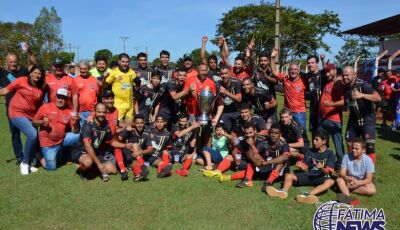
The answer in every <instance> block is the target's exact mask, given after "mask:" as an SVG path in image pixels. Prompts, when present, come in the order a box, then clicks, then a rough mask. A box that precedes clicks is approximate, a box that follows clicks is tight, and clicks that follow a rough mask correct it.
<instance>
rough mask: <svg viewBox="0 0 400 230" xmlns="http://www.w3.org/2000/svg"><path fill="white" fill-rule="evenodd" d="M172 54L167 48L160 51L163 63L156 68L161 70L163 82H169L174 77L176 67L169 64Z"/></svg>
mask: <svg viewBox="0 0 400 230" xmlns="http://www.w3.org/2000/svg"><path fill="white" fill-rule="evenodd" d="M169 58H170V54H169V52H168V51H166V50H162V51H161V52H160V61H161V64H160V65H159V66H156V67H155V68H154V70H158V71H160V72H161V76H162V78H161V83H164V82H167V81H169V80H171V79H173V78H174V73H175V68H174V67H172V66H170V65H169Z"/></svg>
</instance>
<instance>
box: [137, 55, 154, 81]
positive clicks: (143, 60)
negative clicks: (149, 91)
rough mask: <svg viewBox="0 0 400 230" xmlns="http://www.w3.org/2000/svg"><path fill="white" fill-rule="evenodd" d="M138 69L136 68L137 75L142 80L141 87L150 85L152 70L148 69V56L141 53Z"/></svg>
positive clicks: (138, 57) (138, 58) (138, 59)
mask: <svg viewBox="0 0 400 230" xmlns="http://www.w3.org/2000/svg"><path fill="white" fill-rule="evenodd" d="M137 63H138V67H137V68H135V69H134V70H135V72H136V75H137V77H138V79H139V80H140V85H138V86H143V85H146V84H149V83H150V79H151V72H153V69H152V68H149V67H148V62H147V54H145V53H143V52H141V53H139V54H138V55H137Z"/></svg>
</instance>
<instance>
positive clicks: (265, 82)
mask: <svg viewBox="0 0 400 230" xmlns="http://www.w3.org/2000/svg"><path fill="white" fill-rule="evenodd" d="M258 65H259V66H258V69H256V70H255V71H254V74H253V76H252V78H251V79H252V80H253V83H254V85H255V86H256V87H260V88H262V89H265V90H267V91H269V93H270V94H271V95H272V96H274V98H276V91H275V85H276V84H278V81H277V80H276V78H274V77H272V76H271V74H272V73H271V68H270V66H269V65H270V61H269V59H268V54H267V53H266V52H262V53H261V54H260V55H259V57H258ZM275 113H276V111H275ZM275 116H276V114H275Z"/></svg>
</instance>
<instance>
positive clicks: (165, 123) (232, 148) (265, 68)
mask: <svg viewBox="0 0 400 230" xmlns="http://www.w3.org/2000/svg"><path fill="white" fill-rule="evenodd" d="M207 41H208V38H207V37H206V36H204V37H202V46H201V62H202V63H201V64H200V65H199V66H198V67H197V68H195V67H194V66H193V61H192V58H191V57H190V56H185V57H184V60H183V67H182V68H180V69H176V68H174V67H172V66H170V65H169V58H170V54H169V52H168V51H165V50H163V51H161V52H160V61H161V64H160V65H159V66H155V67H154V68H150V67H149V66H148V63H147V54H145V53H139V54H138V55H137V62H138V67H137V68H131V67H130V58H129V56H128V55H127V54H125V53H122V54H120V55H119V59H118V63H111V65H109V66H110V68H108V67H107V66H108V64H109V63H108V60H107V58H106V57H102V56H99V57H97V58H96V60H95V66H94V67H93V68H91V66H90V63H89V62H87V61H81V62H80V63H79V66H78V69H79V74H75V72H73V73H71V74H69V75H68V74H67V73H65V63H64V60H62V58H60V57H56V58H54V60H53V68H52V71H51V72H50V73H45V71H44V70H43V69H42V68H41V67H40V66H39V65H37V60H36V59H35V57H34V55H33V54H32V53H31V52H30V51H29V50H28V57H29V61H30V64H31V65H30V66H29V69H24V68H22V67H20V66H19V65H18V60H17V57H16V55H14V54H8V55H7V56H6V58H5V62H6V67H5V68H1V69H0V86H1V87H2V88H1V89H0V95H1V96H5V95H7V96H6V111H7V117H8V120H9V126H10V132H11V136H12V145H13V150H14V153H15V156H16V159H17V163H18V165H19V167H20V173H21V174H22V175H27V174H29V173H31V172H36V171H37V170H38V169H37V168H36V167H34V166H35V165H34V162H35V159H38V161H39V162H40V164H41V165H42V167H43V168H45V169H46V170H56V168H57V167H59V166H60V162H65V161H70V162H74V163H75V164H76V166H77V173H78V174H79V175H80V177H81V178H82V179H85V178H87V177H89V175H90V174H96V173H97V174H99V175H101V178H102V179H103V180H104V181H108V180H109V178H110V177H109V175H110V174H117V173H119V174H120V176H121V180H123V181H125V180H127V179H128V178H129V176H128V171H129V170H130V169H132V173H133V180H134V181H135V182H140V181H146V180H147V179H148V175H149V169H148V167H155V168H156V170H157V177H158V178H164V177H167V176H170V175H172V173H173V172H172V164H174V163H176V164H181V166H180V167H179V168H178V169H176V171H175V172H174V174H176V175H180V176H188V174H189V168H190V166H191V165H192V163H193V161H194V163H196V164H199V165H201V166H203V167H202V168H201V171H202V173H203V174H204V176H207V177H218V178H219V181H220V182H224V181H228V180H240V182H239V183H238V184H237V185H236V186H237V187H239V188H245V187H249V186H253V179H256V178H259V179H262V180H264V181H265V182H264V184H263V186H262V191H263V192H266V193H267V194H268V195H269V196H271V197H279V198H281V199H285V198H287V196H288V192H289V189H290V187H291V186H292V185H295V186H314V188H313V189H312V190H311V191H310V192H309V193H304V194H300V195H298V196H297V197H296V199H297V201H299V202H304V203H311V204H312V203H316V202H318V197H317V195H318V194H320V193H322V192H324V191H326V190H328V189H330V188H332V187H333V186H334V185H335V184H336V185H337V190H338V192H339V194H338V199H340V200H341V201H342V202H346V203H351V204H355V203H356V202H357V200H356V199H353V198H352V197H351V196H350V193H351V192H354V193H358V194H363V195H373V194H375V193H376V188H375V186H374V183H373V173H374V172H375V169H374V164H375V161H376V153H375V140H376V136H375V132H376V130H375V123H376V120H375V103H378V102H380V101H381V97H380V95H379V94H378V92H377V91H376V90H374V89H373V88H372V87H371V85H370V84H369V83H368V82H365V81H363V80H361V79H358V78H357V76H356V73H355V71H354V69H353V67H351V66H346V67H344V68H343V70H342V69H340V68H336V67H335V66H334V65H333V64H329V63H324V62H323V59H324V56H323V55H321V56H320V57H321V62H322V64H321V68H320V67H319V57H317V56H309V57H308V58H307V66H308V70H309V71H308V73H305V74H304V73H301V72H300V68H299V65H298V64H295V63H291V64H290V65H289V70H288V73H281V72H279V71H278V67H277V66H276V64H275V57H276V56H277V55H278V50H276V49H273V50H272V52H271V53H270V54H267V53H264V52H263V53H260V54H258V57H256V54H255V52H254V47H255V40H254V39H252V40H251V41H250V42H249V44H248V45H247V48H246V50H245V52H244V54H243V55H239V56H238V57H236V58H235V61H234V64H233V65H231V63H230V61H229V49H228V46H227V42H226V41H225V39H224V38H223V37H219V39H218V43H219V47H220V55H221V60H218V58H217V57H216V56H214V55H211V56H209V57H208V58H207V57H206V43H207ZM256 63H257V64H256ZM69 69H70V70H71V68H69ZM276 86H280V87H282V91H283V95H284V105H279V106H278V102H277V100H276V91H275V88H276ZM203 90H208V91H211V92H212V93H213V95H214V100H212V102H211V109H210V111H209V114H208V116H209V123H208V124H206V125H204V124H201V123H200V122H199V121H198V119H197V118H198V116H199V115H200V108H199V94H200V93H201V92H202V91H203ZM307 96H308V97H309V98H310V110H309V111H310V112H309V113H310V114H309V129H310V132H311V134H312V137H311V143H310V141H309V139H308V137H307V133H306V117H307V116H306V97H307ZM278 107H281V108H280V110H278ZM346 109H347V110H348V111H349V120H348V122H347V127H346V132H345V140H346V143H347V148H348V150H349V153H347V154H345V148H344V146H343V139H342V124H343V121H342V111H343V110H346ZM21 132H22V133H23V134H24V135H25V136H26V142H25V146H24V147H22V142H21V138H20V133H21ZM329 136H330V137H332V140H333V143H334V147H335V152H333V151H332V150H330V149H329V146H328V145H329ZM38 153H39V154H38ZM37 164H38V163H37ZM293 164H294V165H295V166H296V168H298V169H299V170H295V171H294V172H291V170H290V168H289V167H290V166H291V165H293ZM229 169H231V170H233V171H235V172H234V173H233V174H230V175H228V174H225V172H227V171H228V170H229ZM300 171H301V172H300ZM279 180H282V181H283V185H282V188H281V189H277V188H275V187H276V186H274V183H275V182H276V181H279ZM335 182H336V183H335Z"/></svg>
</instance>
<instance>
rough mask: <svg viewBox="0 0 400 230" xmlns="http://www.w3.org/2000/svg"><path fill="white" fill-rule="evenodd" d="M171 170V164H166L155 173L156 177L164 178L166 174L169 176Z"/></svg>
mask: <svg viewBox="0 0 400 230" xmlns="http://www.w3.org/2000/svg"><path fill="white" fill-rule="evenodd" d="M171 171H172V165H170V164H168V165H167V166H165V168H163V169H162V170H161V172H160V173H159V174H157V178H164V177H166V176H169V175H171Z"/></svg>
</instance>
